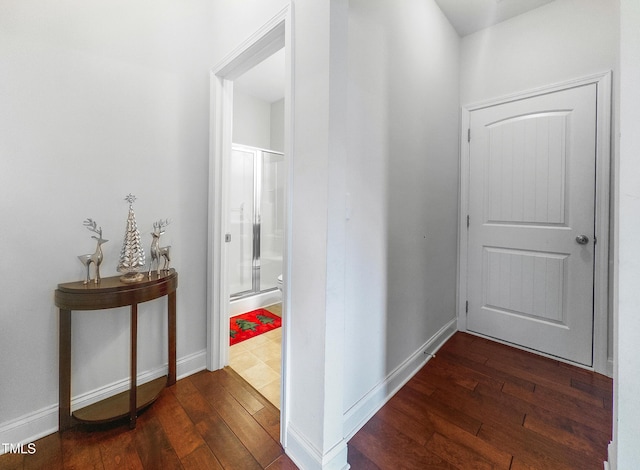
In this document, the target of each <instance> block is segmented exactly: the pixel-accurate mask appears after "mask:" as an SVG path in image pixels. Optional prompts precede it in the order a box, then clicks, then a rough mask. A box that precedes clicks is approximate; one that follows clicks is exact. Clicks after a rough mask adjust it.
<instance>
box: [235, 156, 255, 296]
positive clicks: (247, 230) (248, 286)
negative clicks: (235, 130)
mask: <svg viewBox="0 0 640 470" xmlns="http://www.w3.org/2000/svg"><path fill="white" fill-rule="evenodd" d="M254 166H255V164H254V154H253V152H250V151H245V150H241V149H236V148H234V149H233V151H232V154H231V180H232V181H233V184H231V191H230V195H229V198H230V201H229V202H230V208H231V214H230V223H231V227H230V233H231V244H230V246H229V261H230V262H229V287H230V292H231V293H232V294H231V295H232V296H240V295H244V294H245V293H248V292H252V291H253V271H254V262H253V231H254V227H253V226H254V221H255V211H254V199H255V190H254V186H255V184H254V182H255V169H254Z"/></svg>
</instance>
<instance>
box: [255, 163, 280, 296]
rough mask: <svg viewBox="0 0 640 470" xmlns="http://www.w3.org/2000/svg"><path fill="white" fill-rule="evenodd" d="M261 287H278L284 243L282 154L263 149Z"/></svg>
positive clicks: (263, 288)
mask: <svg viewBox="0 0 640 470" xmlns="http://www.w3.org/2000/svg"><path fill="white" fill-rule="evenodd" d="M261 179H262V184H261V191H260V290H261V291H265V290H268V289H274V288H277V287H278V276H279V275H280V274H282V250H283V247H284V183H285V181H284V155H282V154H278V153H272V152H267V151H263V152H262V178H261Z"/></svg>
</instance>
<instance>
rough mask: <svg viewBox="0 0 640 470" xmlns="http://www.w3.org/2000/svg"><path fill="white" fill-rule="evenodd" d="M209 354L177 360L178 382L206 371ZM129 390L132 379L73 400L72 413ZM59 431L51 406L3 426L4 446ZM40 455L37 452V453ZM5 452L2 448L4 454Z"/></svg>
mask: <svg viewBox="0 0 640 470" xmlns="http://www.w3.org/2000/svg"><path fill="white" fill-rule="evenodd" d="M206 353H207V352H206V350H204V349H203V350H202V351H197V352H195V353H193V354H189V355H188V356H185V357H183V358H180V359H178V360H177V363H176V369H177V376H178V379H181V378H184V377H187V376H189V375H192V374H195V373H196V372H199V371H201V370H204V369H206V357H207V354H206ZM168 368H169V367H168V364H164V365H162V366H160V367H157V368H155V369H151V370H147V371H144V372H141V373H140V374H138V376H137V377H138V378H137V381H138V384H143V383H146V382H149V381H151V380H154V379H156V378H158V377H162V376H163V375H167V371H168ZM126 390H129V379H128V378H126V379H122V380H118V381H116V382H113V383H111V384H108V385H105V386H103V387H99V388H97V389H95V390H91V391H89V392H86V393H82V394H80V395H76V396H74V397H72V398H71V409H72V410H77V409H80V408H84V407H85V406H88V405H91V404H93V403H96V402H98V401H100V400H103V399H104V398H108V397H110V396H112V395H115V394H117V393H120V392H124V391H126ZM57 431H58V404H57V403H55V404H53V405H49V406H47V407H45V408H42V409H40V410H38V411H34V412H33V413H28V414H25V415H23V416H20V417H18V418H15V419H12V420H10V421H6V422H4V423H0V443H8V444H25V445H26V444H28V443H32V442H34V441H35V440H37V439H40V438H41V437H44V436H48V435H49V434H53V433H54V432H57ZM36 451H37V449H36ZM4 452H5V449H4V447H3V446H0V454H2V453H4Z"/></svg>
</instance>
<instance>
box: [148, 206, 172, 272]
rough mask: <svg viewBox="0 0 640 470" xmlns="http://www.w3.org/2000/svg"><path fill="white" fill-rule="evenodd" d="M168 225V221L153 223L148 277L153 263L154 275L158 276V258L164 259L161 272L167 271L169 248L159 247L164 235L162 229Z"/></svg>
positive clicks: (169, 259)
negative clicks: (154, 265) (154, 263)
mask: <svg viewBox="0 0 640 470" xmlns="http://www.w3.org/2000/svg"><path fill="white" fill-rule="evenodd" d="M167 225H169V219H166V220H162V219H160V220H158V221H157V222H154V223H153V232H151V236H152V237H153V241H152V242H151V261H150V262H149V274H148V275H149V276H151V271H152V269H153V262H154V261H155V262H156V273H157V275H158V276H159V275H160V258H164V262H163V265H162V270H163V271H168V270H169V263H171V258H170V256H169V249H170V248H171V247H170V246H160V237H161V236H162V235H164V230H163V229H164V228H165V227H166V226H167Z"/></svg>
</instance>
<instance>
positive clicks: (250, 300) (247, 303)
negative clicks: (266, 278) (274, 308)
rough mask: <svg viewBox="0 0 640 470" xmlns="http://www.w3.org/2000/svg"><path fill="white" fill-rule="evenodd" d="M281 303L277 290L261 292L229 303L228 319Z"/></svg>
mask: <svg viewBox="0 0 640 470" xmlns="http://www.w3.org/2000/svg"><path fill="white" fill-rule="evenodd" d="M280 302H282V292H280V291H279V290H278V289H274V290H270V291H267V292H261V293H259V294H256V295H252V296H251V297H246V298H244V299H238V300H232V301H231V302H229V317H234V316H236V315H240V314H241V313H245V312H250V311H252V310H256V309H259V308H264V307H268V306H269V305H273V304H277V303H280Z"/></svg>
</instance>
